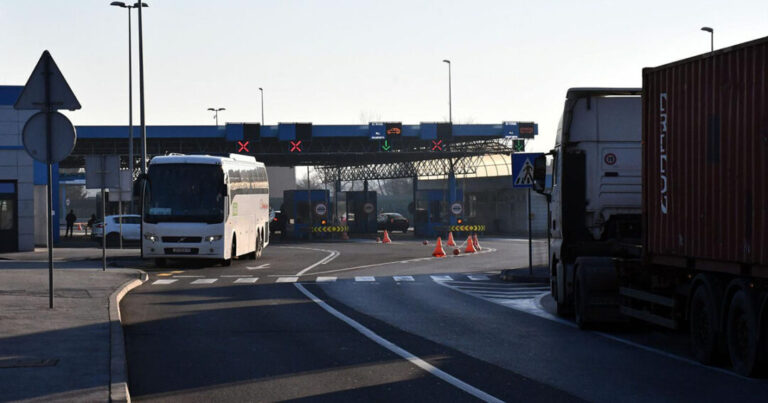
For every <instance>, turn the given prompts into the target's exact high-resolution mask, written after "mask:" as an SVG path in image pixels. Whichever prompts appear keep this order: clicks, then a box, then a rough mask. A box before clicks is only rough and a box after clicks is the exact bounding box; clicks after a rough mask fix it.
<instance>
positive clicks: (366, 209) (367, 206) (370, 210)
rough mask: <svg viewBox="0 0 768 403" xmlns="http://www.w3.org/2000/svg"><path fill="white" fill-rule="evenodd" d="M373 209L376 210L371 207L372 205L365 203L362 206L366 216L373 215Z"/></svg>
mask: <svg viewBox="0 0 768 403" xmlns="http://www.w3.org/2000/svg"><path fill="white" fill-rule="evenodd" d="M375 209H376V208H375V207H374V206H373V203H365V204H364V205H363V211H364V212H365V213H366V214H371V213H373V210H375Z"/></svg>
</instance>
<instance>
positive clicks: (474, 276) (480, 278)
mask: <svg viewBox="0 0 768 403" xmlns="http://www.w3.org/2000/svg"><path fill="white" fill-rule="evenodd" d="M467 278H468V279H470V280H472V281H485V280H490V278H489V277H488V276H486V275H485V274H467Z"/></svg>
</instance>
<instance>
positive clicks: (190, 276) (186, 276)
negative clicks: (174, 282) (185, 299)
mask: <svg viewBox="0 0 768 403" xmlns="http://www.w3.org/2000/svg"><path fill="white" fill-rule="evenodd" d="M197 277H205V276H193V275H184V276H182V275H179V274H175V275H174V276H173V278H197Z"/></svg>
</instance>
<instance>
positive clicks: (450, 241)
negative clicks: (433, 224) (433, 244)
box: [445, 232, 456, 246]
mask: <svg viewBox="0 0 768 403" xmlns="http://www.w3.org/2000/svg"><path fill="white" fill-rule="evenodd" d="M445 244H446V245H447V246H456V242H454V241H453V232H449V233H448V242H446V243H445Z"/></svg>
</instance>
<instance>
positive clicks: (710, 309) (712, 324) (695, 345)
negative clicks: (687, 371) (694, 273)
mask: <svg viewBox="0 0 768 403" xmlns="http://www.w3.org/2000/svg"><path fill="white" fill-rule="evenodd" d="M689 322H690V327H691V348H692V349H693V355H694V356H695V357H696V359H697V360H698V361H699V362H700V363H702V364H712V363H714V362H715V361H716V358H717V355H718V338H719V335H718V333H719V332H718V330H717V310H716V307H715V301H714V298H713V295H712V293H711V292H710V291H709V287H708V286H707V285H704V284H702V285H701V286H699V287H697V288H696V291H694V293H693V297H692V298H691V307H690V312H689Z"/></svg>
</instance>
